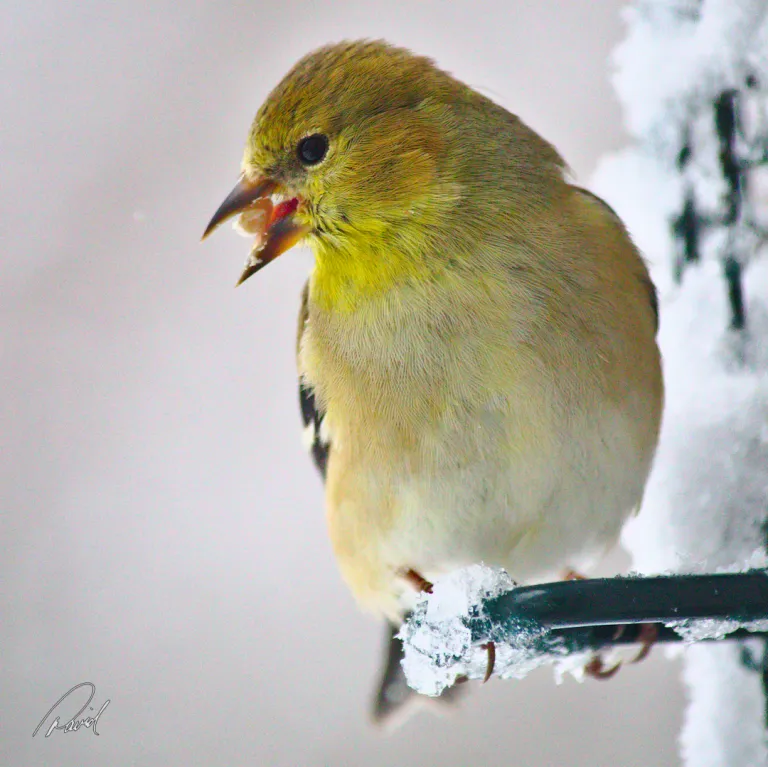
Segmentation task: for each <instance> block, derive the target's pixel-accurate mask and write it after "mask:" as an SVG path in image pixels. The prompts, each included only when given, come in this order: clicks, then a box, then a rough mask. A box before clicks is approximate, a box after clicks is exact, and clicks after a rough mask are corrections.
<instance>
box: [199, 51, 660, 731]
mask: <svg viewBox="0 0 768 767" xmlns="http://www.w3.org/2000/svg"><path fill="white" fill-rule="evenodd" d="M233 217H237V225H238V226H239V228H240V230H241V231H242V232H243V233H245V234H246V235H248V236H249V237H252V238H253V240H254V242H253V246H252V249H251V252H250V254H249V256H248V259H247V261H246V264H245V268H244V270H243V273H242V275H241V276H240V279H239V282H238V284H241V283H243V282H244V281H245V280H247V279H249V278H250V277H251V276H252V275H254V274H256V273H257V272H258V271H260V270H261V269H262V268H264V267H265V266H266V265H267V264H269V263H270V262H272V261H273V260H274V259H276V258H277V257H279V256H281V255H282V254H283V253H285V252H286V251H287V250H289V249H290V248H292V247H294V246H295V245H299V244H301V245H305V246H308V247H309V249H310V250H311V251H312V253H313V255H314V265H313V267H312V269H311V271H310V274H309V277H308V280H307V283H306V285H305V287H304V290H303V293H302V296H301V300H300V310H299V322H298V339H297V364H298V380H299V400H300V405H301V413H302V417H303V423H304V429H305V435H304V436H305V442H306V444H307V446H308V447H309V449H310V450H311V453H312V456H313V458H314V461H315V463H316V465H317V467H318V468H319V469H320V472H321V473H322V475H323V478H324V484H325V508H326V519H327V527H328V532H329V537H330V542H331V545H332V548H333V552H334V554H335V557H336V560H337V562H338V566H339V569H340V573H341V576H342V578H343V580H344V581H345V582H346V584H347V586H348V587H349V589H350V590H351V592H352V594H353V595H354V597H355V598H356V600H357V602H358V603H359V604H360V606H361V607H362V608H364V609H366V610H368V611H369V612H372V613H374V614H375V615H378V616H380V617H382V618H384V620H385V622H386V624H387V626H388V629H387V647H388V657H387V662H386V664H385V669H384V673H383V676H382V682H381V687H380V689H379V692H378V694H377V696H376V701H375V704H374V718H375V719H376V720H378V721H382V722H386V721H388V720H389V719H391V718H394V717H395V716H396V715H397V714H398V712H400V711H401V709H402V708H403V706H404V704H405V703H406V702H408V700H409V699H411V698H413V697H419V696H416V694H415V693H414V694H413V695H411V694H410V693H409V692H408V689H407V687H406V686H405V682H404V679H403V676H402V670H401V668H400V664H399V657H400V653H401V651H402V650H401V648H400V646H399V644H400V643H399V641H398V640H397V638H396V633H397V627H398V626H399V625H400V624H401V622H402V621H403V619H404V616H406V615H407V614H408V612H409V611H410V610H411V609H412V608H413V605H414V603H415V600H416V598H417V597H418V592H419V591H421V590H425V589H426V590H429V586H430V584H431V583H432V582H433V581H434V580H435V579H436V578H439V577H440V576H441V575H443V574H445V573H447V572H450V571H452V570H453V569H455V568H459V567H462V566H466V565H469V564H475V563H479V562H483V563H485V564H487V565H493V566H498V567H503V568H505V569H506V570H507V571H508V572H509V574H510V575H511V577H512V578H513V579H514V580H515V581H516V582H518V583H535V582H541V581H544V580H548V579H552V578H558V577H564V576H563V575H562V574H563V573H567V572H577V571H578V572H581V571H583V570H585V569H586V568H589V567H590V566H591V565H592V564H593V563H594V562H595V561H596V560H597V559H598V558H599V557H600V556H602V555H603V554H604V553H605V551H606V550H607V549H608V548H609V547H611V546H612V545H613V544H615V542H616V541H617V539H618V536H619V534H620V531H621V528H622V526H623V524H624V522H625V521H626V520H627V518H628V517H629V516H631V515H632V514H633V513H635V512H636V511H637V510H638V509H639V507H640V505H641V501H642V497H643V492H644V488H645V485H646V480H647V478H648V475H649V472H650V470H651V467H652V463H653V457H654V453H655V450H656V446H657V442H658V437H659V429H660V422H661V415H662V409H663V398H664V387H663V380H662V370H661V359H660V354H659V349H658V346H657V343H656V335H657V329H658V321H659V318H658V300H657V296H656V291H655V288H654V285H653V282H652V281H651V278H650V276H649V272H648V269H647V267H646V264H645V262H644V260H643V258H642V256H641V254H640V253H639V251H638V249H637V248H636V247H635V245H634V244H633V242H632V240H631V238H630V236H629V234H628V232H627V229H626V228H625V226H624V224H623V223H622V221H621V219H620V218H619V217H618V216H617V214H616V213H615V212H614V211H613V210H612V209H611V207H610V206H609V205H608V204H607V203H605V202H604V201H603V200H601V199H600V198H599V197H597V196H596V195H594V194H592V193H591V192H589V191H587V190H585V189H583V188H581V187H579V186H578V185H576V184H575V183H573V182H572V179H571V178H570V174H569V171H568V168H567V166H566V164H565V161H564V160H563V159H562V157H561V156H560V154H559V153H558V151H557V150H556V149H555V148H554V146H553V145H552V144H550V143H549V142H548V141H546V140H545V139H544V138H542V137H541V136H540V135H539V134H538V133H536V132H535V131H534V130H532V129H531V128H530V127H528V126H527V125H526V124H525V123H524V122H523V121H522V119H520V118H519V117H518V116H516V115H514V114H512V113H511V112H509V111H507V110H506V109H505V108H503V107H502V106H500V105H499V104H497V103H495V102H494V101H492V100H491V99H489V98H488V97H486V96H484V95H482V94H481V93H479V92H478V91H476V90H474V89H473V88H471V87H469V86H468V85H466V84H464V83H463V82H461V81H460V80H459V79H456V78H455V77H453V76H452V75H451V74H449V73H447V72H445V71H443V70H442V69H440V68H439V67H438V66H437V65H436V64H435V63H434V62H433V61H432V60H431V59H429V58H427V57H424V56H420V55H417V54H414V53H412V52H411V51H409V50H407V49H405V48H402V47H397V46H394V45H391V44H389V43H387V42H385V41H381V40H351V41H350V40H347V41H342V42H338V43H332V44H329V45H326V46H324V47H322V48H320V49H318V50H315V51H313V52H311V53H309V54H308V55H306V56H305V57H304V58H302V59H301V60H300V61H299V62H298V63H297V64H296V65H295V66H294V67H293V68H292V69H291V70H290V71H289V72H288V74H287V75H286V76H285V77H284V78H283V79H282V81H280V82H279V84H278V85H277V86H276V87H275V88H274V90H272V92H271V93H270V94H269V96H268V97H267V98H266V100H265V101H264V103H263V105H262V106H261V107H260V109H259V110H258V112H257V114H256V117H255V119H254V121H253V124H252V127H251V129H250V132H249V134H248V138H247V141H246V147H245V152H244V155H243V160H242V165H241V168H240V177H239V180H238V182H237V183H236V185H235V187H234V189H233V190H232V192H231V193H230V194H229V195H228V196H227V197H226V198H225V200H224V202H223V203H222V204H221V205H220V207H219V208H218V209H217V210H216V212H215V214H214V216H213V218H212V219H211V221H210V223H209V224H208V227H207V228H206V230H205V233H204V237H205V236H207V235H208V234H210V233H211V232H212V231H213V230H214V229H215V228H216V227H218V226H219V225H220V224H221V223H222V222H223V221H225V220H228V219H230V218H233ZM453 689H455V688H453ZM452 695H453V692H452V691H451V692H449V696H448V697H451V696H452Z"/></svg>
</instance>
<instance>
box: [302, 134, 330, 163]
mask: <svg viewBox="0 0 768 767" xmlns="http://www.w3.org/2000/svg"><path fill="white" fill-rule="evenodd" d="M327 152H328V138H327V136H323V134H322V133H313V134H312V135H311V136H307V137H306V138H303V139H302V140H301V141H299V145H298V146H297V147H296V153H297V154H298V155H299V160H301V162H302V164H304V165H317V163H319V162H320V161H321V160H322V159H323V157H325V155H326V153H327Z"/></svg>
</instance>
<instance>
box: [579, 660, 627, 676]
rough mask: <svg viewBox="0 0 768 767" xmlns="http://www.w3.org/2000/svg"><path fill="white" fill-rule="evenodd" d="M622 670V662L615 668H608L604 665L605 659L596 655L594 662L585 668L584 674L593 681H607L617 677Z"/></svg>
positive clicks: (590, 662)
mask: <svg viewBox="0 0 768 767" xmlns="http://www.w3.org/2000/svg"><path fill="white" fill-rule="evenodd" d="M620 668H621V661H619V662H618V663H616V665H615V666H611V667H610V668H606V667H605V664H604V663H603V659H602V658H601V657H600V656H599V655H595V657H594V658H592V660H591V661H589V663H587V665H586V666H584V673H585V674H586V675H587V676H591V677H592V678H593V679H599V680H601V681H605V680H606V679H610V678H611V677H612V676H615V675H616V674H617V673H618V671H619V669H620Z"/></svg>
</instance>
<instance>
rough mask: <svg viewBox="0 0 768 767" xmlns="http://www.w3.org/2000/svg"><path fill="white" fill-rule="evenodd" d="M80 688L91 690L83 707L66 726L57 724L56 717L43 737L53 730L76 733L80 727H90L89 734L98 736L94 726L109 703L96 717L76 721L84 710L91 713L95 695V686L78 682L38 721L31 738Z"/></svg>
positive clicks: (57, 719) (107, 702) (58, 720)
mask: <svg viewBox="0 0 768 767" xmlns="http://www.w3.org/2000/svg"><path fill="white" fill-rule="evenodd" d="M81 687H90V688H91V694H90V697H89V698H88V700H87V701H85V703H84V705H83V707H82V708H81V709H80V710H79V711H78V712H77V713H76V714H75V715H74V716H73V717H72V718H71V719H70V720H69V721H68V722H67V723H66V724H59V722H60V718H59V717H58V716H57V717H56V718H55V719H54V720H53V722H52V723H51V726H50V727H49V728H48V731H47V732H46V733H45V737H46V738H47V737H48V736H49V735H50V734H51V733H52V732H53V731H54V730H63V731H64V732H77V731H78V730H79V729H80V728H81V727H90V728H91V732H93V734H94V735H99V734H100V733H99V732H98V731H97V730H96V725H97V723H98V721H99V717H100V716H101V715H102V714H103V713H104V709H105V708H106V707H107V706H108V705H109V704H110V701H109V700H107V701H106V703H105V704H104V705H103V706H102V707H101V708H100V709H99V712H98V714H96V716H86V717H85V718H83V719H78V718H77V717H79V716H80V714H82V713H83V711H85V709H86V708H90V709H91V711H93V706H91V701H92V700H93V696H94V695H95V694H96V685H94V684H92V683H91V682H80V684H76V685H75V686H74V687H73V688H72V689H71V690H67V692H65V693H64V694H63V695H62V696H61V697H60V698H59V699H58V700H57V701H56V702H55V703H54V704H53V705H52V706H51V707H50V708H49V709H48V712H47V713H46V715H45V716H44V717H43V718H42V719H41V720H40V724H38V725H37V727H35V731H34V732H33V733H32V737H33V738H34V737H35V735H37V733H38V731H39V730H40V728H41V727H42V726H43V725H44V724H45V723H46V722H47V721H48V717H49V716H50V715H51V714H52V713H53V712H54V711H55V710H56V708H57V707H58V706H59V705H61V703H62V702H63V701H64V700H66V699H67V698H68V697H69V696H70V695H71V694H72V693H73V692H74V691H75V690H79V689H80V688H81Z"/></svg>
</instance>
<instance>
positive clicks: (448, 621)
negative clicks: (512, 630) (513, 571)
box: [399, 565, 548, 696]
mask: <svg viewBox="0 0 768 767" xmlns="http://www.w3.org/2000/svg"><path fill="white" fill-rule="evenodd" d="M514 587H515V583H514V581H513V580H512V579H511V578H510V577H509V575H508V574H507V573H506V571H504V570H501V569H499V568H492V567H486V566H485V565H472V566H470V567H465V568H462V569H460V570H456V571H454V572H452V573H450V574H449V575H447V576H445V577H444V578H441V579H439V580H438V581H436V582H435V583H434V585H433V587H432V593H431V594H426V593H425V594H422V596H421V597H420V599H419V602H418V603H417V605H416V607H415V608H414V610H413V614H412V616H411V618H410V619H409V621H408V622H407V623H406V624H404V626H403V628H402V630H401V631H400V635H399V636H400V638H401V639H402V640H403V647H404V650H405V658H404V660H403V670H404V671H405V676H406V678H407V680H408V684H409V685H410V686H411V687H412V688H413V689H414V690H417V691H418V692H420V693H423V694H425V695H433V696H434V695H440V693H441V692H442V691H443V690H444V689H445V688H446V687H450V686H451V685H453V684H454V682H455V681H456V679H457V678H459V677H467V678H470V679H482V678H483V677H484V676H485V672H486V668H487V665H488V654H487V652H486V650H484V649H483V648H482V647H481V646H480V645H481V644H482V643H483V641H488V640H489V639H492V638H493V636H492V634H491V633H488V628H489V627H488V625H487V618H486V615H485V613H484V603H485V602H486V601H487V600H489V599H493V598H494V597H497V596H500V595H502V594H505V593H507V592H509V591H512V590H513V589H514ZM484 624H485V625H484ZM473 627H474V630H473ZM484 629H485V632H486V633H485V635H484V636H482V637H481V638H479V637H478V632H483V630H484ZM547 633H548V632H547V630H546V629H545V628H544V627H543V626H540V625H537V624H536V623H534V622H529V621H526V622H525V624H524V623H523V622H521V623H520V626H519V630H518V631H517V632H516V638H515V640H514V641H513V642H512V643H506V644H503V645H500V646H499V647H498V648H497V650H496V662H495V673H496V674H497V675H499V676H502V677H508V676H518V677H520V676H525V674H527V673H528V672H529V671H530V670H532V669H533V668H536V667H537V666H539V665H541V664H542V663H544V662H545V659H544V658H543V656H541V655H540V653H539V652H537V650H536V647H535V645H536V641H537V640H538V639H540V638H542V637H543V636H544V635H546V634H547Z"/></svg>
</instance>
